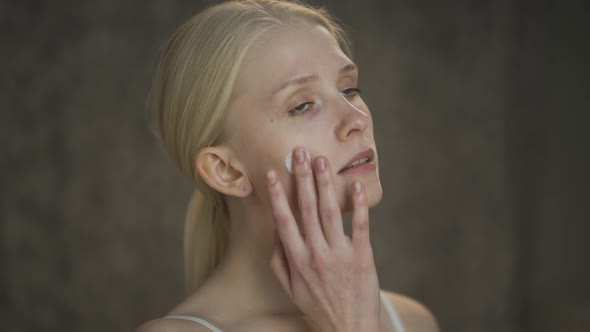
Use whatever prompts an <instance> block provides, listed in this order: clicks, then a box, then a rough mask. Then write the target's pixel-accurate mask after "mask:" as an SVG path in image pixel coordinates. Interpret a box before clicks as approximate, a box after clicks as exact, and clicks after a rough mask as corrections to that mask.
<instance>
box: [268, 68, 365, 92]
mask: <svg viewBox="0 0 590 332" xmlns="http://www.w3.org/2000/svg"><path fill="white" fill-rule="evenodd" d="M356 69H357V66H356V65H355V64H354V63H349V64H347V65H346V66H344V67H342V68H340V72H339V74H340V75H342V74H346V73H348V72H351V71H353V70H356ZM318 79H319V76H318V74H311V75H306V76H301V77H297V78H294V79H292V80H290V81H287V82H285V83H283V84H281V86H280V87H279V88H278V89H277V90H276V91H275V93H274V94H276V93H278V92H279V91H282V90H284V89H286V88H288V87H290V86H293V85H300V84H305V83H308V82H312V81H317V80H318Z"/></svg>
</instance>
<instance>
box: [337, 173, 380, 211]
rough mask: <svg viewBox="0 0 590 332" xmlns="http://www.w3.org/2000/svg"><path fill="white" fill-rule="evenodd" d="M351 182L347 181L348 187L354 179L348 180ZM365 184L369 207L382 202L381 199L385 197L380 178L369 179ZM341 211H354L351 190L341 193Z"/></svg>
mask: <svg viewBox="0 0 590 332" xmlns="http://www.w3.org/2000/svg"><path fill="white" fill-rule="evenodd" d="M348 182H350V183H347V185H346V188H349V187H350V185H351V184H352V181H348ZM363 183H364V184H365V193H366V195H367V203H368V205H369V208H372V207H374V206H376V205H377V204H379V202H381V199H382V198H383V189H382V188H381V183H380V182H379V178H377V179H376V181H368V182H363ZM347 190H350V189H347ZM340 197H341V199H342V200H341V201H340V202H341V205H340V206H341V207H342V209H341V211H342V212H343V213H349V212H352V200H351V197H350V191H348V192H342V194H341V196H340Z"/></svg>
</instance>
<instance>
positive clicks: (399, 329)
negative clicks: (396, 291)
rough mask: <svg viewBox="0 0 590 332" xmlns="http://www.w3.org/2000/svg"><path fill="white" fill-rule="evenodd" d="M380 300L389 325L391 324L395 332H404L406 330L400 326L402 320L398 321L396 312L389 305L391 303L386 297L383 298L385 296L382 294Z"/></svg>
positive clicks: (391, 305)
mask: <svg viewBox="0 0 590 332" xmlns="http://www.w3.org/2000/svg"><path fill="white" fill-rule="evenodd" d="M381 300H382V301H383V305H384V306H385V311H387V315H388V316H389V319H390V320H391V323H392V324H393V327H394V328H395V332H405V331H406V330H405V329H404V325H403V324H402V320H401V319H400V317H399V315H398V314H397V311H396V310H395V308H394V307H393V304H392V303H391V301H389V299H387V297H386V296H385V294H383V292H381Z"/></svg>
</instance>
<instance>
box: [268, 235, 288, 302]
mask: <svg viewBox="0 0 590 332" xmlns="http://www.w3.org/2000/svg"><path fill="white" fill-rule="evenodd" d="M270 270H271V271H272V272H273V273H274V275H275V276H276V278H277V280H278V281H279V284H280V285H281V288H283V291H285V293H287V295H289V297H290V298H291V299H293V292H292V290H291V278H290V275H291V271H290V269H289V264H288V262H287V257H286V256H285V250H284V249H283V245H282V244H281V241H280V239H279V235H278V234H277V233H276V232H275V244H274V247H273V251H272V255H271V257H270Z"/></svg>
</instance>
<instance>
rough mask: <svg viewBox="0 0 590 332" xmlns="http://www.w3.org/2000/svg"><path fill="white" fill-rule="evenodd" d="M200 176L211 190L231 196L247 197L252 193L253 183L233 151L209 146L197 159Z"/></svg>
mask: <svg viewBox="0 0 590 332" xmlns="http://www.w3.org/2000/svg"><path fill="white" fill-rule="evenodd" d="M195 167H196V170H197V172H199V175H200V176H201V178H202V179H203V181H205V183H207V184H208V185H209V186H210V187H211V188H213V189H215V190H217V191H219V192H221V193H223V194H226V195H230V196H236V197H246V196H248V195H250V193H251V192H252V183H251V182H250V179H249V178H248V176H247V175H246V174H245V173H244V168H243V167H242V165H241V164H240V163H239V161H238V160H237V159H236V158H235V156H234V154H233V153H232V151H231V149H229V148H228V147H223V146H209V147H206V148H203V149H201V150H200V151H199V153H198V154H197V156H196V158H195Z"/></svg>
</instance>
